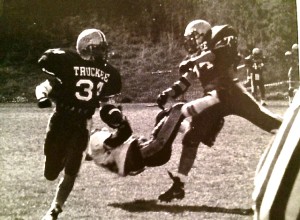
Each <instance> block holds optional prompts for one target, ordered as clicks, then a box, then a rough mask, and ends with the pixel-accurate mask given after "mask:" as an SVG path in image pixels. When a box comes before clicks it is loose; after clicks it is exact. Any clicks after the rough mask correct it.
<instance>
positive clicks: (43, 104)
mask: <svg viewBox="0 0 300 220" xmlns="http://www.w3.org/2000/svg"><path fill="white" fill-rule="evenodd" d="M51 106H52V103H51V101H50V100H49V99H48V98H47V97H44V98H40V99H39V101H38V107H39V108H50V107H51Z"/></svg>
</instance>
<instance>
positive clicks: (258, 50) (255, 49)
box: [252, 47, 262, 58]
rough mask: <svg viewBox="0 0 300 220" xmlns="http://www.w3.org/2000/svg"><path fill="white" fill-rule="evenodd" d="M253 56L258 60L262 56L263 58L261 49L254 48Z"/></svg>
mask: <svg viewBox="0 0 300 220" xmlns="http://www.w3.org/2000/svg"><path fill="white" fill-rule="evenodd" d="M252 55H253V57H254V58H257V57H260V56H262V51H261V49H259V48H257V47H256V48H253V50H252Z"/></svg>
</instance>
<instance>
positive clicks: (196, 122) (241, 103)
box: [157, 19, 282, 202]
mask: <svg viewBox="0 0 300 220" xmlns="http://www.w3.org/2000/svg"><path fill="white" fill-rule="evenodd" d="M184 37H185V38H186V49H187V52H188V56H187V58H186V59H185V60H184V61H182V62H181V63H180V65H179V71H180V72H181V73H182V76H181V77H180V79H179V80H178V81H177V82H175V83H174V84H173V85H172V86H171V87H170V88H168V89H166V90H165V91H163V92H162V93H161V94H159V96H158V98H157V103H158V105H164V104H165V103H166V102H167V100H168V98H169V97H171V98H177V97H178V96H180V95H182V94H184V93H185V92H186V91H187V90H188V88H189V87H190V85H191V81H192V80H193V79H198V80H200V82H201V85H202V87H203V91H204V94H203V96H202V97H199V98H198V99H196V100H193V101H190V102H187V103H186V104H184V105H183V107H182V109H181V111H182V114H183V115H184V116H185V117H190V118H191V122H190V129H189V130H188V131H187V132H186V133H185V134H184V137H183V140H182V145H183V149H182V153H181V158H180V162H179V167H178V173H177V174H176V175H173V174H170V177H171V178H172V179H173V185H172V186H171V188H170V189H169V190H167V191H166V192H164V193H162V194H161V195H160V196H159V200H160V201H166V202H170V201H172V200H173V199H182V198H184V195H185V191H184V182H185V180H186V178H187V175H188V173H189V172H190V170H191V168H192V166H193V163H194V160H195V158H196V154H197V149H198V146H199V144H200V142H202V143H204V144H205V145H208V146H210V147H211V146H213V144H214V141H215V139H216V137H217V135H218V133H219V132H220V130H221V129H222V127H223V124H224V117H225V116H227V115H237V116H240V117H243V118H245V119H247V120H249V121H250V122H252V123H253V124H255V125H256V126H258V127H260V128H261V129H263V130H265V131H268V132H271V131H273V130H274V129H277V128H278V127H279V126H280V124H281V121H282V119H281V117H280V116H277V115H275V114H273V113H271V112H270V111H268V110H267V109H266V108H265V107H263V106H261V105H260V104H259V103H258V102H257V101H256V100H255V99H254V98H253V97H252V96H251V94H250V93H248V92H247V91H246V89H245V88H244V87H242V85H241V84H240V83H239V82H238V80H236V79H234V78H233V77H232V74H233V73H234V70H236V67H237V65H238V62H239V60H240V58H239V56H238V51H237V33H236V31H235V30H234V29H233V28H232V27H231V26H229V25H220V26H214V27H211V25H210V24H209V23H208V22H207V21H204V20H200V19H199V20H195V21H192V22H191V23H189V24H188V25H187V27H186V30H185V34H184Z"/></svg>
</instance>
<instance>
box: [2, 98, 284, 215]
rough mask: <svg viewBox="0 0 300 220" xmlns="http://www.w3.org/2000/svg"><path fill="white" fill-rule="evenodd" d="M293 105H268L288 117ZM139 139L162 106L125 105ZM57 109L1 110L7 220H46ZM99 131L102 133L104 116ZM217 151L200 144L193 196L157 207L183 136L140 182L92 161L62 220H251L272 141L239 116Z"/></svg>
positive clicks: (223, 134)
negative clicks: (52, 118) (50, 129)
mask: <svg viewBox="0 0 300 220" xmlns="http://www.w3.org/2000/svg"><path fill="white" fill-rule="evenodd" d="M287 107H288V106H287V102H279V101H277V102H269V105H268V108H269V109H270V110H272V111H273V112H276V113H279V114H281V115H282V114H283V113H284V111H285V110H286V108H287ZM123 109H124V112H125V114H126V115H127V116H128V118H129V120H130V121H131V124H132V126H133V129H134V131H135V133H136V134H137V135H145V136H146V137H149V134H150V131H151V129H152V126H153V123H154V117H155V115H156V113H157V112H158V111H159V109H158V108H157V107H146V105H144V104H128V105H124V106H123ZM51 111H52V110H51V109H38V108H37V107H36V106H35V105H34V104H0V151H1V156H0V168H1V172H0V220H22V219H26V220H27V219H33V220H36V219H41V217H42V216H43V214H44V213H45V211H46V210H47V209H48V207H49V205H50V203H51V201H52V198H53V195H54V192H55V188H56V185H57V183H58V180H56V181H54V182H49V181H46V180H45V178H44V177H43V168H44V156H43V141H44V135H45V128H46V124H47V121H48V117H49V115H50V114H51ZM93 121H94V124H93V127H101V126H103V124H102V122H100V121H99V119H98V115H94V117H93ZM225 121H226V122H225V126H224V128H223V130H222V131H221V133H220V135H219V136H218V138H217V141H216V143H215V146H214V147H213V148H208V147H206V146H203V145H200V149H199V151H198V157H197V161H196V162H195V167H194V168H193V170H192V172H191V173H190V175H189V179H188V183H187V184H186V197H185V198H184V199H183V200H181V201H175V202H172V203H160V202H157V200H156V199H157V197H158V195H159V194H160V193H161V192H162V191H164V190H166V189H167V188H168V187H169V186H170V184H171V180H170V179H169V177H168V175H167V172H166V171H167V170H170V171H175V170H176V168H177V164H178V161H179V156H180V151H181V145H180V141H181V137H182V136H181V135H179V136H178V137H177V138H176V140H175V144H174V152H173V154H172V158H171V160H170V161H169V162H168V163H167V164H166V165H164V166H161V167H158V168H151V169H148V170H146V171H145V172H143V173H142V174H140V175H139V176H135V177H126V178H122V177H118V176H116V175H114V174H111V173H108V172H106V171H104V170H102V169H101V168H99V167H96V165H94V164H93V162H85V163H84V164H83V166H82V169H81V173H80V176H79V178H78V180H77V182H76V184H75V187H74V190H73V191H72V193H71V195H70V197H69V199H68V201H67V203H66V205H65V207H64V211H63V213H62V214H61V215H60V219H65V220H73V219H84V220H86V219H88V220H90V219H91V220H94V219H212V220H218V219H252V211H251V205H252V201H251V193H252V190H253V177H254V171H255V168H256V165H257V162H258V160H259V157H260V155H261V154H262V152H263V150H264V148H265V147H266V145H267V144H268V142H269V141H270V139H271V137H272V136H271V135H270V134H268V133H266V132H264V131H262V130H260V129H258V128H257V127H255V126H254V125H252V124H251V123H249V122H248V121H246V120H244V119H241V118H239V117H235V116H229V117H227V118H226V119H225Z"/></svg>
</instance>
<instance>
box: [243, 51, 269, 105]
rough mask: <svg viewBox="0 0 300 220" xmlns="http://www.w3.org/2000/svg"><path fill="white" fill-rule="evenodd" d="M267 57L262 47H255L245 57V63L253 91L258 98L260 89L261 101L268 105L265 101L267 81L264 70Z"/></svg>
mask: <svg viewBox="0 0 300 220" xmlns="http://www.w3.org/2000/svg"><path fill="white" fill-rule="evenodd" d="M265 60H266V58H265V57H264V56H263V54H262V51H261V49H259V48H254V49H253V50H252V54H251V55H249V56H247V57H245V65H246V67H247V79H249V81H250V85H251V93H252V95H253V96H254V98H255V99H256V100H258V89H259V91H260V103H261V104H262V105H266V102H265V98H266V97H265V96H266V95H265V93H266V92H265V81H264V76H263V72H264V71H265V70H266V67H265Z"/></svg>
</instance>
